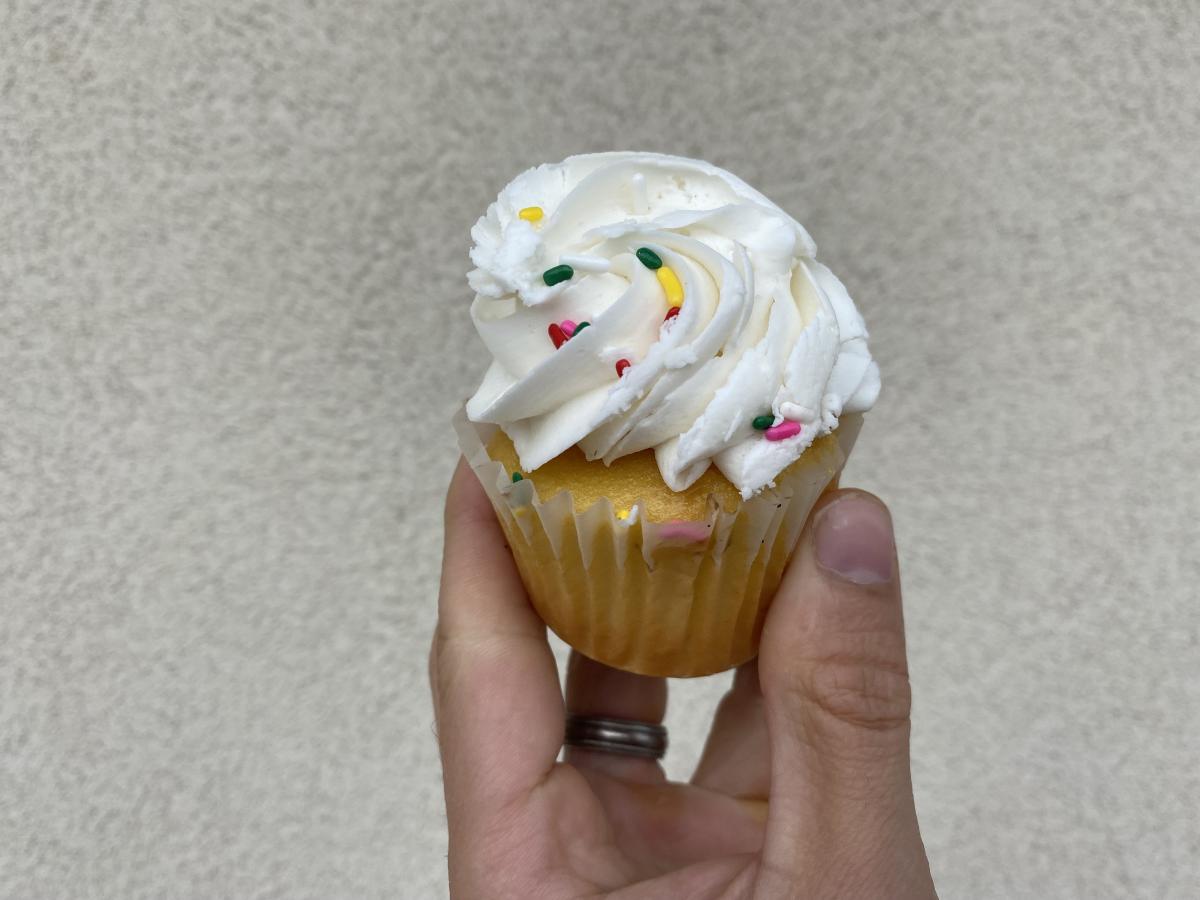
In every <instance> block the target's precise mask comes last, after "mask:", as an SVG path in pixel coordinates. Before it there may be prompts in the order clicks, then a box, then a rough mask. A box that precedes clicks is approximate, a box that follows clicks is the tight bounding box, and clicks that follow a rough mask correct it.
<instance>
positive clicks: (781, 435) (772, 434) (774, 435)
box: [763, 419, 800, 441]
mask: <svg viewBox="0 0 1200 900" xmlns="http://www.w3.org/2000/svg"><path fill="white" fill-rule="evenodd" d="M799 433H800V423H799V422H797V421H796V420H795V419H784V420H783V421H782V422H780V423H779V424H778V425H772V426H771V427H770V428H768V429H767V430H766V431H764V432H763V437H765V438H766V439H767V440H768V441H782V440H785V439H786V438H790V437H795V436H796V435H798V434H799Z"/></svg>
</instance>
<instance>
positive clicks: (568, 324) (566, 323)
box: [558, 319, 579, 337]
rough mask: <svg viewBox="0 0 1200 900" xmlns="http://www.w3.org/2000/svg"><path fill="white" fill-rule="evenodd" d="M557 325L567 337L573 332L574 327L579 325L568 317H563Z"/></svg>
mask: <svg viewBox="0 0 1200 900" xmlns="http://www.w3.org/2000/svg"><path fill="white" fill-rule="evenodd" d="M558 327H559V328H561V329H562V330H563V333H564V334H565V335H566V336H567V337H570V336H571V335H573V334H574V333H575V329H576V328H578V327H579V326H578V325H576V324H575V323H574V322H572V321H571V320H570V319H563V320H562V321H561V322H559V323H558Z"/></svg>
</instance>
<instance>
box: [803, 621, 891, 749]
mask: <svg viewBox="0 0 1200 900" xmlns="http://www.w3.org/2000/svg"><path fill="white" fill-rule="evenodd" d="M837 644H838V645H837V646H835V647H832V648H830V652H826V653H823V654H821V655H820V656H818V657H816V658H813V659H810V660H809V661H808V664H807V665H806V666H805V667H804V668H805V671H804V673H803V679H802V680H803V685H802V689H803V690H804V693H805V694H806V695H807V698H808V700H809V702H810V703H811V704H812V705H813V706H815V707H816V708H817V709H818V710H820V711H821V712H822V713H824V714H825V715H827V716H829V717H831V718H833V719H836V720H838V721H840V722H844V723H846V724H849V725H853V726H857V727H859V728H864V729H868V730H872V731H892V730H896V729H900V728H904V727H906V726H907V725H908V721H909V716H910V714H911V712H912V687H911V685H910V683H909V679H908V669H907V666H906V664H905V658H904V644H903V638H902V637H897V636H896V635H894V634H892V633H890V632H879V633H871V634H856V635H852V636H847V638H845V639H843V640H841V641H839V642H837Z"/></svg>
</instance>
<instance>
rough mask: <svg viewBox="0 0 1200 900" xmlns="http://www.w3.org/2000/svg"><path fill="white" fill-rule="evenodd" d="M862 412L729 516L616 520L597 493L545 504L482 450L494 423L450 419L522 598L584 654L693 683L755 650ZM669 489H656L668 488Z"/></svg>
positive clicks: (531, 486)
mask: <svg viewBox="0 0 1200 900" xmlns="http://www.w3.org/2000/svg"><path fill="white" fill-rule="evenodd" d="M861 424H862V417H861V416H857V415H853V416H846V417H844V418H843V419H842V422H841V424H840V425H839V427H838V429H837V430H836V431H835V432H834V433H833V435H831V436H829V437H825V438H820V439H818V440H817V441H815V442H814V443H813V445H812V446H811V447H809V449H808V450H806V451H805V452H804V454H803V455H802V456H801V458H800V460H799V461H797V462H796V463H795V464H793V465H792V466H791V467H789V468H788V469H786V470H785V471H784V472H783V473H781V474H780V476H779V478H778V479H777V481H776V485H775V487H774V488H769V489H766V490H764V491H762V492H760V493H759V494H757V495H756V496H754V497H752V498H751V499H749V500H746V501H743V502H742V503H741V504H740V506H739V507H738V508H737V509H736V510H733V511H725V510H723V509H722V508H721V507H720V505H719V504H718V502H717V500H716V498H715V497H711V496H710V497H709V500H708V504H707V508H708V512H707V515H706V516H705V517H704V518H702V519H699V520H696V521H678V520H675V521H669V522H653V521H649V520H647V518H646V517H645V516H644V515H643V514H642V512H641V511H642V510H643V509H644V508H645V504H644V503H642V502H640V501H639V502H638V503H636V504H634V505H633V506H632V507H631V509H630V512H629V514H628V516H627V517H626V518H620V517H619V516H618V515H617V512H616V510H615V509H614V508H613V505H612V503H611V502H610V501H609V500H607V499H601V500H599V501H597V502H595V503H593V504H592V505H591V507H590V508H588V509H585V510H577V509H575V504H574V498H573V497H572V495H571V493H570V492H569V491H562V492H559V493H558V494H556V495H555V496H553V497H549V498H542V497H539V496H538V493H537V486H536V481H537V473H536V472H534V473H532V475H531V476H530V477H529V478H526V479H524V480H522V481H518V482H516V483H513V482H512V480H511V478H510V476H509V473H508V472H507V471H506V470H505V468H504V466H503V465H501V464H500V463H499V462H497V461H495V460H493V459H492V458H491V456H489V454H488V451H487V445H488V443H489V441H491V439H492V438H493V437H494V436H495V434H496V431H497V426H495V425H483V424H478V423H474V422H471V421H470V420H468V419H467V416H466V412H465V410H459V412H458V413H457V414H456V415H455V417H454V429H455V432H456V433H457V435H458V442H459V447H460V448H461V450H462V452H463V455H464V456H465V457H466V459H467V462H468V463H469V464H470V466H471V468H472V469H473V470H474V472H475V474H476V476H477V477H478V478H479V481H480V483H481V484H482V485H483V487H484V490H485V491H486V492H487V495H488V498H489V499H490V500H491V502H492V506H493V507H494V508H495V510H496V515H497V517H498V518H499V520H500V524H501V526H502V527H503V529H504V532H505V535H506V536H507V538H508V541H509V546H510V547H511V549H512V553H513V557H514V559H515V560H516V563H517V568H518V569H519V570H520V572H521V577H522V579H523V581H524V582H525V587H526V589H527V591H528V592H529V598H530V601H531V602H532V603H533V606H534V608H535V609H536V610H537V612H538V614H539V615H540V616H541V617H542V619H544V620H545V622H546V624H547V625H548V626H549V627H550V628H551V629H552V630H553V631H554V632H555V633H556V634H557V635H558V636H559V637H561V638H562V639H563V640H564V641H566V643H568V644H569V645H570V646H572V647H574V648H575V649H576V650H578V651H579V652H580V653H583V654H584V655H585V656H589V657H591V658H592V659H595V660H598V661H599V662H602V663H605V664H607V665H610V666H614V667H615V668H619V669H624V670H626V671H630V672H636V673H638V674H642V675H666V676H672V677H690V676H696V675H708V674H712V673H714V672H720V671H723V670H725V669H729V668H732V667H734V666H737V665H740V664H741V663H743V662H746V661H747V660H749V659H752V658H753V657H754V656H755V654H756V653H757V652H758V639H759V634H760V632H761V630H762V622H763V619H764V617H765V615H766V610H767V605H768V603H769V601H770V599H771V597H772V595H773V594H774V592H775V589H776V588H777V587H778V586H779V580H780V578H781V577H782V575H783V570H784V568H785V567H786V565H787V562H788V559H789V558H790V556H791V554H792V550H793V549H794V548H795V546H796V541H797V540H798V539H799V537H800V532H801V531H802V529H803V528H804V523H805V520H806V519H807V518H808V514H809V512H811V510H812V508H813V505H814V504H815V503H816V501H817V499H818V498H819V497H820V496H821V494H822V492H824V491H825V490H826V489H828V488H829V487H830V486H831V485H833V484H834V483H835V482H836V480H837V476H838V473H839V472H840V471H841V468H842V466H843V465H844V464H845V461H846V458H847V456H848V455H849V453H850V450H851V448H852V447H853V444H854V441H855V438H856V437H857V435H858V431H859V428H860V427H861ZM666 489H667V488H666V487H665V486H664V490H666Z"/></svg>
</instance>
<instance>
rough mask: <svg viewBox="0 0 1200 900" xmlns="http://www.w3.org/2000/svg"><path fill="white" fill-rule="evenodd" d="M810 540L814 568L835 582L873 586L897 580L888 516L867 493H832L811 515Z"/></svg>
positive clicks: (894, 545) (875, 499)
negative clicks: (820, 570) (840, 580)
mask: <svg viewBox="0 0 1200 900" xmlns="http://www.w3.org/2000/svg"><path fill="white" fill-rule="evenodd" d="M811 540H812V546H813V550H814V555H815V558H816V562H817V564H818V565H819V566H820V567H821V568H822V569H823V570H824V571H825V573H826V574H828V575H831V576H833V577H834V578H838V579H842V580H845V581H849V582H851V583H853V584H859V585H874V584H888V583H890V582H891V581H892V580H893V579H894V578H895V576H896V541H895V537H894V535H893V531H892V515H891V512H890V511H889V510H888V508H887V505H886V504H884V502H883V501H882V500H880V499H879V498H878V497H876V496H875V495H874V494H870V493H868V492H867V491H861V490H856V489H850V490H843V491H836V492H833V493H832V494H831V495H830V496H829V497H828V498H827V499H826V500H825V502H823V503H822V504H821V505H820V506H819V508H818V509H817V511H816V513H815V514H814V515H813V527H812V529H811Z"/></svg>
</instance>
